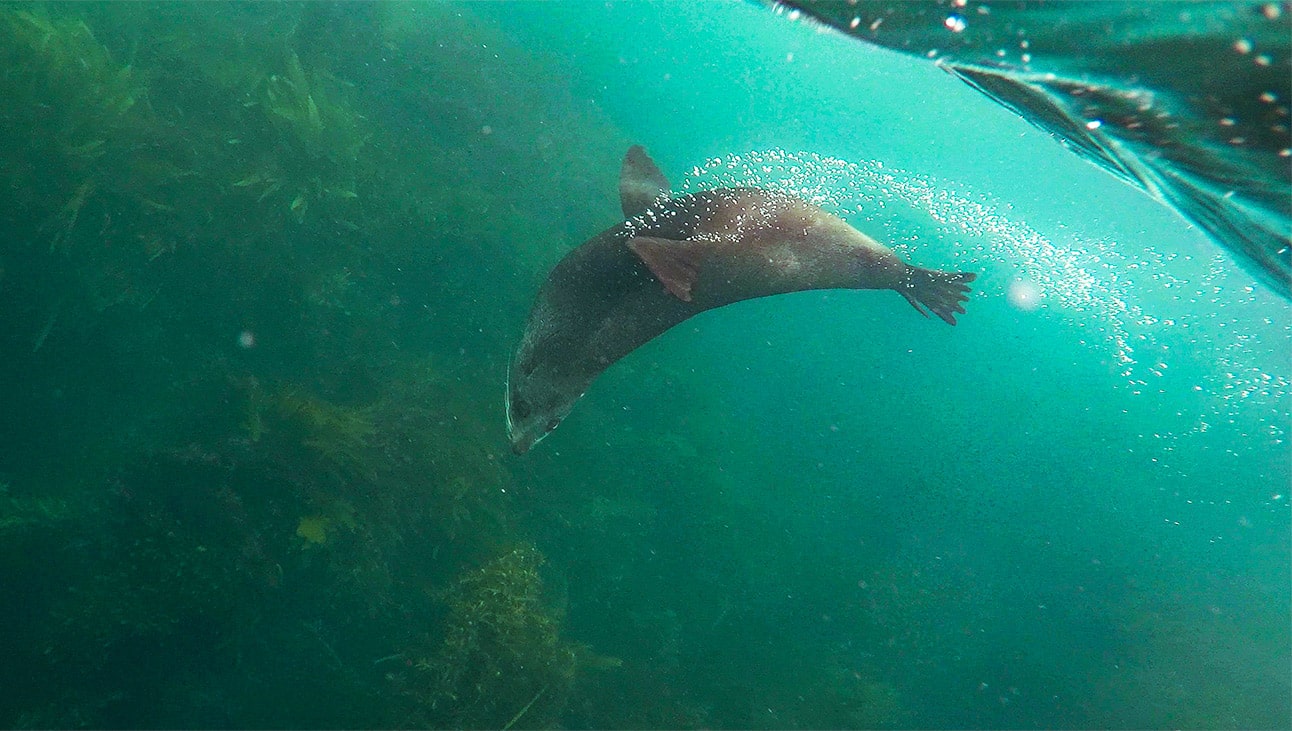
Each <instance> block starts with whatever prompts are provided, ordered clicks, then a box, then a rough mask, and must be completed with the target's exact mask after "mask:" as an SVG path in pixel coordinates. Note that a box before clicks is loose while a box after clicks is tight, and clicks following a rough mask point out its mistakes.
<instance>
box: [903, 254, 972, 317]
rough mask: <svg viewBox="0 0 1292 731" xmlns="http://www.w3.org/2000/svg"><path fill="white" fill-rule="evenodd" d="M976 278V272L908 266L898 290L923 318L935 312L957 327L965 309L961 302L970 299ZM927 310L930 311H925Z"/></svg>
mask: <svg viewBox="0 0 1292 731" xmlns="http://www.w3.org/2000/svg"><path fill="white" fill-rule="evenodd" d="M977 277H978V275H977V274H974V273H973V272H938V271H934V270H932V269H922V268H920V267H909V268H908V269H907V272H906V281H905V282H903V283H901V284H899V285H897V287H896V289H897V293H898V294H900V295H902V296H903V297H905V298H906V301H907V302H910V303H911V306H912V307H914V308H915V309H916V310H918V311H919V313H920V314H921V315H924V316H925V317H928V316H929V312H932V313H933V314H935V315H937V316H938V317H940V318H942V320H943V321H944V322H946V323H947V324H948V325H954V324H956V313H960V314H962V315H963V314H964V311H965V308H964V306H963V305H961V304H960V303H961V302H964V301H966V300H968V299H969V283H970V282H972V281H973V280H974V279H976V278H977ZM926 307H927V308H928V310H929V312H925V311H924V308H926Z"/></svg>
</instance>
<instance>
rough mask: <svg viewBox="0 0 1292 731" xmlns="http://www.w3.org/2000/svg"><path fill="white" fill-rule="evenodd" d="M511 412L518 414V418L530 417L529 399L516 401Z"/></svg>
mask: <svg viewBox="0 0 1292 731" xmlns="http://www.w3.org/2000/svg"><path fill="white" fill-rule="evenodd" d="M511 413H512V414H514V415H515V416H516V418H517V419H528V418H529V402H528V401H523V400H522V401H516V402H515V403H513V404H512V405H511Z"/></svg>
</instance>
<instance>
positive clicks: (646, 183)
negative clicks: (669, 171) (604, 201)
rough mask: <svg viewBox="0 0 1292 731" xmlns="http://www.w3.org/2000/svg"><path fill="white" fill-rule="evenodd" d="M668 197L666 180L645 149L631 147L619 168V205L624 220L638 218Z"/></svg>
mask: <svg viewBox="0 0 1292 731" xmlns="http://www.w3.org/2000/svg"><path fill="white" fill-rule="evenodd" d="M667 196H668V179H667V178H665V177H664V173H661V172H660V171H659V167H658V166H656V165H655V161H654V160H652V159H650V155H647V154H646V148H644V147H642V146H641V145H633V146H632V147H629V148H628V154H626V155H624V164H623V166H621V167H620V168H619V204H620V205H621V206H622V207H623V209H624V218H632V217H634V216H640V215H641V214H642V213H643V212H645V210H646V209H647V208H650V207H651V204H652V203H654V202H655V201H656V200H659V199H660V198H665V197H667Z"/></svg>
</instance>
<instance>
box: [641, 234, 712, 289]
mask: <svg viewBox="0 0 1292 731" xmlns="http://www.w3.org/2000/svg"><path fill="white" fill-rule="evenodd" d="M628 248H629V249H632V251H633V253H634V254H636V255H637V256H638V258H640V259H641V260H642V263H643V264H645V265H646V268H648V269H650V271H651V274H654V275H655V278H656V279H658V280H659V281H660V283H661V284H663V285H664V287H665V289H667V290H668V291H669V292H671V293H672V294H673V296H674V297H677V298H678V299H680V300H682V301H683V302H690V301H691V288H692V287H694V286H695V280H696V278H697V277H698V276H699V272H700V265H701V264H702V263H703V262H704V244H703V243H697V242H695V241H675V240H673V239H658V238H655V237H653V236H634V237H633V238H631V239H629V240H628Z"/></svg>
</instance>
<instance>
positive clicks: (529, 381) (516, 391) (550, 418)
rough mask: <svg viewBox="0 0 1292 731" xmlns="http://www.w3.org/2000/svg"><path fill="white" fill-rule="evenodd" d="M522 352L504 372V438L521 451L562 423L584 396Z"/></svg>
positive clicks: (579, 390) (513, 447) (512, 449)
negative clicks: (505, 412) (505, 423)
mask: <svg viewBox="0 0 1292 731" xmlns="http://www.w3.org/2000/svg"><path fill="white" fill-rule="evenodd" d="M526 355H527V354H523V355H522V357H520V358H518V359H517V360H516V361H515V362H513V363H512V364H511V367H510V368H508V371H507V403H506V406H507V437H508V438H509V439H510V440H511V451H513V452H515V453H516V454H524V453H526V452H528V451H529V450H530V448H531V447H533V446H534V445H535V444H538V442H539V440H541V439H542V438H543V437H545V436H547V435H548V434H551V433H552V430H553V429H555V428H556V427H557V425H559V424H560V423H561V420H562V419H564V418H565V417H566V415H567V414H569V413H570V409H572V408H574V402H575V401H578V400H579V397H580V396H582V395H583V393H582V389H581V388H573V389H572V388H570V387H569V386H568V385H567V384H566V383H565V379H561V378H559V377H557V374H555V373H553V372H551V371H552V368H551V367H550V366H545V365H543V364H541V363H536V362H535V361H533V360H532V359H531V358H528V357H526Z"/></svg>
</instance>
